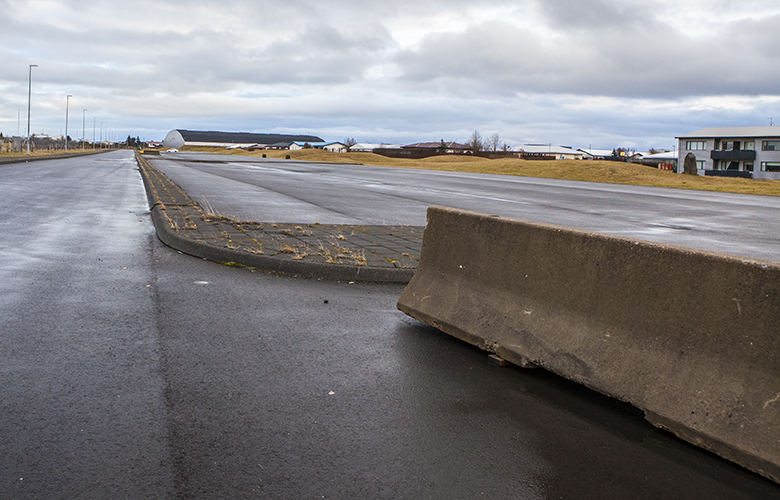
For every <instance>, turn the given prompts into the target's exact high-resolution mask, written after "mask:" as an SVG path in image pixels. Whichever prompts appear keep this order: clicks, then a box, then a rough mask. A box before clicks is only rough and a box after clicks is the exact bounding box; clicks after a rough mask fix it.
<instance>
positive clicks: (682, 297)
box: [398, 207, 780, 482]
mask: <svg viewBox="0 0 780 500" xmlns="http://www.w3.org/2000/svg"><path fill="white" fill-rule="evenodd" d="M398 308H399V309H400V310H401V311H403V312H404V313H406V314H408V315H409V316H411V317H413V318H416V319H418V320H420V321H422V322H425V323H428V324H431V325H433V326H436V327H437V328H439V329H441V330H442V331H444V332H446V333H448V334H451V335H453V336H455V337H457V338H460V339H462V340H465V341H467V342H469V343H471V344H474V345H476V346H479V347H481V348H483V349H485V350H486V351H489V352H494V353H496V354H498V355H500V356H502V357H503V358H505V359H507V360H509V361H512V362H514V363H516V364H518V365H521V366H523V365H526V366H527V365H529V364H534V365H538V366H541V367H544V368H546V369H548V370H551V371H553V372H555V373H557V374H559V375H561V376H564V377H566V378H569V379H571V380H574V381H576V382H580V383H582V384H584V385H586V386H588V387H590V388H592V389H595V390H597V391H599V392H601V393H604V394H607V395H609V396H612V397H615V398H617V399H620V400H622V401H627V402H629V403H631V404H633V405H635V406H636V407H638V408H640V409H642V410H644V412H645V416H646V418H647V419H648V420H649V421H650V422H651V423H653V424H654V425H656V426H658V427H662V428H665V429H667V430H669V431H671V432H673V433H675V434H676V435H678V436H679V437H681V438H683V439H685V440H687V441H689V442H691V443H694V444H696V445H698V446H701V447H704V448H706V449H709V450H711V451H713V452H715V453H717V454H719V455H721V456H723V457H725V458H727V459H729V460H732V461H734V462H736V463H738V464H741V465H742V466H744V467H746V468H748V469H751V470H753V471H755V472H757V473H759V474H761V475H763V476H765V477H767V478H770V479H772V480H773V481H775V482H780V265H779V264H776V263H772V262H762V261H756V260H750V259H742V258H738V257H733V256H727V255H721V254H716V253H709V252H703V251H698V250H691V249H687V248H681V247H674V246H670V245H663V244H658V243H650V242H645V241H638V240H629V239H625V238H619V237H613V236H608V235H603V234H597V233H589V232H584V231H577V230H572V229H565V228H560V227H555V226H549V225H543V224H535V223H529V222H524V221H518V220H513V219H506V218H501V217H495V216H487V215H481V214H476V213H471V212H464V211H459V210H452V209H445V208H436V207H433V208H430V209H429V210H428V226H427V227H426V230H425V236H424V239H423V248H422V255H421V260H420V264H419V267H418V269H417V272H416V274H415V276H414V277H413V278H412V280H411V282H410V283H409V285H408V286H407V288H406V289H405V291H404V292H403V294H402V295H401V298H400V299H399V301H398Z"/></svg>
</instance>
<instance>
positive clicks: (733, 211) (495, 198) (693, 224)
mask: <svg viewBox="0 0 780 500" xmlns="http://www.w3.org/2000/svg"><path fill="white" fill-rule="evenodd" d="M161 158H162V159H160V160H157V159H153V160H152V162H153V163H154V165H155V166H156V167H158V168H159V169H160V170H162V171H163V172H165V173H166V174H167V175H169V176H170V177H171V178H172V179H173V180H174V181H175V182H177V183H178V184H179V185H181V186H182V187H183V188H184V189H185V190H186V191H187V192H188V193H189V194H190V195H192V196H193V197H194V198H195V199H196V200H198V201H199V202H200V203H201V204H203V205H206V206H210V207H213V208H214V209H215V210H216V211H218V212H219V213H221V214H223V215H230V216H233V217H236V218H240V219H244V220H257V221H262V222H268V221H273V222H298V223H314V222H320V223H323V224H325V223H331V224H383V223H386V224H409V225H420V226H422V225H425V213H426V210H427V208H428V207H429V206H431V205H441V206H449V207H455V208H461V209H465V210H472V211H475V212H482V213H489V214H496V215H502V216H507V217H514V218H518V219H524V220H530V221H535V222H543V223H547V224H555V225H560V226H566V227H573V228H577V229H583V230H589V231H598V232H603V233H609V234H614V235H618V236H625V237H630V238H640V239H645V240H650V241H656V242H661V243H669V244H674V245H681V246H687V247H692V248H699V249H702V250H709V251H714V252H722V253H728V254H734V255H740V256H744V257H751V258H756V259H763V260H771V261H780V236H779V235H780V198H775V197H767V196H752V195H741V194H731V193H711V192H703V191H687V190H681V189H668V188H651V187H643V186H624V185H618V184H600V183H590V182H578V181H564V180H555V179H539V178H531V177H512V176H500V175H487V174H472V173H459V172H440V171H431V170H413V169H399V168H388V167H373V166H359V165H343V164H329V163H308V162H296V161H283V160H270V159H258V158H248V157H240V156H239V157H237V156H232V155H221V156H220V155H207V154H200V153H175V154H174V153H171V154H164V155H163V156H162V157H161ZM192 160H196V161H197V162H193V161H192ZM203 161H207V163H204V162H203Z"/></svg>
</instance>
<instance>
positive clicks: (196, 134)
mask: <svg viewBox="0 0 780 500" xmlns="http://www.w3.org/2000/svg"><path fill="white" fill-rule="evenodd" d="M176 130H178V132H179V133H180V134H181V136H182V137H183V138H184V140H185V141H186V142H215V143H219V144H274V143H277V142H295V141H298V142H325V141H323V140H322V139H320V138H319V137H317V136H315V135H285V134H252V133H249V132H214V131H211V130H209V131H201V130H181V129H176Z"/></svg>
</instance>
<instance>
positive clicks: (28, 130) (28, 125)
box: [27, 64, 38, 154]
mask: <svg viewBox="0 0 780 500" xmlns="http://www.w3.org/2000/svg"><path fill="white" fill-rule="evenodd" d="M37 67H38V65H37V64H31V65H30V76H29V78H28V80H27V154H30V99H31V98H32V69H33V68H37Z"/></svg>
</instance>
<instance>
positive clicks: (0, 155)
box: [0, 147, 92, 159]
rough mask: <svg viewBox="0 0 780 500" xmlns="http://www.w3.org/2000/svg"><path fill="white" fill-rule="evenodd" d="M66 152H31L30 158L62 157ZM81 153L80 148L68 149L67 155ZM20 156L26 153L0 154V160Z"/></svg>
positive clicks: (46, 150) (59, 150)
mask: <svg viewBox="0 0 780 500" xmlns="http://www.w3.org/2000/svg"><path fill="white" fill-rule="evenodd" d="M86 151H87V152H91V151H92V148H87V149H86ZM65 153H66V151H65V150H64V149H43V150H39V151H31V152H30V156H49V155H64V154H65ZM76 153H81V148H80V147H79V148H78V149H76V148H70V149H68V151H67V154H76ZM20 156H27V151H24V152H22V153H12V152H3V153H0V159H2V158H17V157H20Z"/></svg>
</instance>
